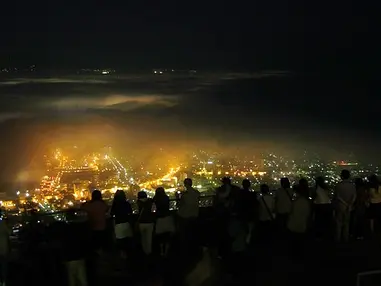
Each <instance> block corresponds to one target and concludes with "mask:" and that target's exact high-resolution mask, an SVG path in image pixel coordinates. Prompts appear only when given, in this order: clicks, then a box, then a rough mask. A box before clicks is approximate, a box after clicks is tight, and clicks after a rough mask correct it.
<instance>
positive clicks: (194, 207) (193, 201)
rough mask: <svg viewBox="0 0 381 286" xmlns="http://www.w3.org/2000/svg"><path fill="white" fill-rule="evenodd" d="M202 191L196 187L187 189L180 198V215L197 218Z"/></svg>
mask: <svg viewBox="0 0 381 286" xmlns="http://www.w3.org/2000/svg"><path fill="white" fill-rule="evenodd" d="M199 201H200V192H199V191H198V190H196V189H194V188H189V189H187V190H186V191H185V192H184V193H183V194H182V195H181V199H180V205H179V211H178V215H179V217H182V218H197V217H198V212H199Z"/></svg>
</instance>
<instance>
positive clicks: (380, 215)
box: [369, 175, 381, 233]
mask: <svg viewBox="0 0 381 286" xmlns="http://www.w3.org/2000/svg"><path fill="white" fill-rule="evenodd" d="M369 198H370V206H369V218H370V231H371V233H374V231H375V224H377V226H378V227H380V222H381V187H380V182H379V180H378V178H377V176H376V175H372V176H370V177H369Z"/></svg>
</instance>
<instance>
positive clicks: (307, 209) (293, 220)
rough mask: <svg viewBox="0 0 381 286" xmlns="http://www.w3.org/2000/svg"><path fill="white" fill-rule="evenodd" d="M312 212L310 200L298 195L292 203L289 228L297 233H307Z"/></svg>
mask: <svg viewBox="0 0 381 286" xmlns="http://www.w3.org/2000/svg"><path fill="white" fill-rule="evenodd" d="M310 214H311V206H310V202H309V201H308V200H307V199H306V198H304V197H298V198H297V199H296V200H295V201H293V203H292V209H291V213H290V215H289V217H288V222H287V228H288V230H290V231H292V232H297V233H305V232H306V231H307V226H308V221H309V219H310Z"/></svg>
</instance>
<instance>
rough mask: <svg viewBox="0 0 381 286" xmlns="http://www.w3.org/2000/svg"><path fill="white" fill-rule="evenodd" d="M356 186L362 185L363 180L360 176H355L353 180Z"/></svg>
mask: <svg viewBox="0 0 381 286" xmlns="http://www.w3.org/2000/svg"><path fill="white" fill-rule="evenodd" d="M355 185H356V188H361V187H363V186H364V180H363V179H362V178H356V180H355Z"/></svg>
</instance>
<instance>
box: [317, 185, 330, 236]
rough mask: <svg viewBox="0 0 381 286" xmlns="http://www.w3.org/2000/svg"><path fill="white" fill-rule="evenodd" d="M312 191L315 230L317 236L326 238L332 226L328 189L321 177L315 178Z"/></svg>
mask: <svg viewBox="0 0 381 286" xmlns="http://www.w3.org/2000/svg"><path fill="white" fill-rule="evenodd" d="M315 181H316V186H315V190H314V192H313V205H314V216H315V231H316V236H317V237H318V238H328V236H329V233H330V231H331V227H332V204H331V198H330V195H329V193H330V190H329V188H328V186H327V184H326V183H325V180H324V178H323V177H317V178H316V180H315Z"/></svg>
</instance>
